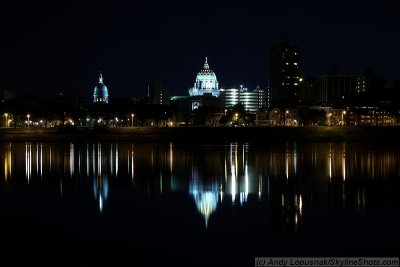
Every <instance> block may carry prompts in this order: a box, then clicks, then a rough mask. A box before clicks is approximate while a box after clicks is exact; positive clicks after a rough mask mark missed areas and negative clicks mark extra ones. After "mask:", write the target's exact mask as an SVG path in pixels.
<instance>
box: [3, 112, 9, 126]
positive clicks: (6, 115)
mask: <svg viewBox="0 0 400 267" xmlns="http://www.w3.org/2000/svg"><path fill="white" fill-rule="evenodd" d="M4 117H6V127H8V113H4Z"/></svg>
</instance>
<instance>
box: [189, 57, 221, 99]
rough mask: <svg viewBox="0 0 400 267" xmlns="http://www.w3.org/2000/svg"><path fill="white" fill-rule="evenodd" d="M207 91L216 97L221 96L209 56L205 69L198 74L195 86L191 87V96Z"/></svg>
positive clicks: (200, 94)
mask: <svg viewBox="0 0 400 267" xmlns="http://www.w3.org/2000/svg"><path fill="white" fill-rule="evenodd" d="M205 93H211V94H212V95H213V96H215V97H219V94H220V91H219V88H218V81H217V76H216V75H215V73H214V72H213V71H212V70H211V69H210V67H209V65H208V62H207V57H206V61H205V62H204V66H203V69H202V70H200V72H199V73H198V74H197V76H196V82H195V83H194V86H193V87H192V88H190V89H189V96H202V95H204V94H205Z"/></svg>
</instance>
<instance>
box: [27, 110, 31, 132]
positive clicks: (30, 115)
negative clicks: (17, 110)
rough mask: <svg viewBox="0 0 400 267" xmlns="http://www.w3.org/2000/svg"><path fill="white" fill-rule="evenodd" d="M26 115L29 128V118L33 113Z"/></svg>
mask: <svg viewBox="0 0 400 267" xmlns="http://www.w3.org/2000/svg"><path fill="white" fill-rule="evenodd" d="M26 117H27V118H28V128H29V118H30V117H31V114H29V113H28V115H26Z"/></svg>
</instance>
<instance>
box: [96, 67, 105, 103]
mask: <svg viewBox="0 0 400 267" xmlns="http://www.w3.org/2000/svg"><path fill="white" fill-rule="evenodd" d="M93 102H94V103H108V89H107V86H106V85H105V84H104V83H103V74H102V73H101V72H100V76H99V82H98V84H97V85H96V86H95V87H94V91H93Z"/></svg>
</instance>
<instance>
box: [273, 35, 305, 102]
mask: <svg viewBox="0 0 400 267" xmlns="http://www.w3.org/2000/svg"><path fill="white" fill-rule="evenodd" d="M268 73H269V77H268V90H269V92H268V96H269V97H268V99H269V103H268V105H269V106H270V107H288V106H295V105H297V104H298V103H299V100H300V98H299V83H300V78H301V77H300V76H301V74H300V57H299V48H298V47H297V46H290V45H289V43H288V42H287V41H284V42H282V43H280V44H279V45H276V46H274V47H272V48H271V49H270V51H269V71H268Z"/></svg>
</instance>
